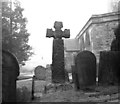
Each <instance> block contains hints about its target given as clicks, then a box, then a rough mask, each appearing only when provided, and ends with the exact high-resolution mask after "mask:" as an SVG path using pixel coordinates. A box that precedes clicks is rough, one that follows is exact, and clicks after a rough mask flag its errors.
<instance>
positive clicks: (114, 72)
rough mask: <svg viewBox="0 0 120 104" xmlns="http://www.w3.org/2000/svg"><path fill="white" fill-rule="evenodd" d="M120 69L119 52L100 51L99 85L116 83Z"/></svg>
mask: <svg viewBox="0 0 120 104" xmlns="http://www.w3.org/2000/svg"><path fill="white" fill-rule="evenodd" d="M119 69H120V52H119V51H101V52H100V62H99V75H98V83H99V84H115V83H118V78H119V75H118V73H119Z"/></svg>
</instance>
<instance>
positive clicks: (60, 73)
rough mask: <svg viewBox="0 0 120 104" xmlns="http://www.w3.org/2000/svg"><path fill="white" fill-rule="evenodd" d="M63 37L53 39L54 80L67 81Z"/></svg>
mask: <svg viewBox="0 0 120 104" xmlns="http://www.w3.org/2000/svg"><path fill="white" fill-rule="evenodd" d="M63 44H64V43H63V40H62V39H54V40H53V57H52V58H53V59H52V60H53V61H52V82H54V83H59V82H60V83H63V82H65V69H64V45H63Z"/></svg>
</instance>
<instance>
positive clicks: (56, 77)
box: [46, 21, 70, 83]
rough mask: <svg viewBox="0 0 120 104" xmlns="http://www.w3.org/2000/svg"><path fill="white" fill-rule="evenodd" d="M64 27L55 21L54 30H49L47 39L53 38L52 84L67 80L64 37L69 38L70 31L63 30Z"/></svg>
mask: <svg viewBox="0 0 120 104" xmlns="http://www.w3.org/2000/svg"><path fill="white" fill-rule="evenodd" d="M62 27H63V24H62V22H58V21H55V23H54V28H55V31H53V30H52V29H47V33H46V37H49V38H50V37H53V38H54V39H53V53H52V65H51V70H52V82H53V83H64V82H65V80H66V77H65V76H66V72H65V68H64V42H63V39H62V37H64V38H69V37H70V30H69V29H65V30H64V31H62V30H61V28H62Z"/></svg>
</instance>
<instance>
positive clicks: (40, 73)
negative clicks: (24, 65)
mask: <svg viewBox="0 0 120 104" xmlns="http://www.w3.org/2000/svg"><path fill="white" fill-rule="evenodd" d="M34 74H35V78H36V79H38V80H45V78H46V69H45V68H44V67H43V66H37V67H36V68H35V70H34Z"/></svg>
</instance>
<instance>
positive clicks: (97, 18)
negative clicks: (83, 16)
mask: <svg viewBox="0 0 120 104" xmlns="http://www.w3.org/2000/svg"><path fill="white" fill-rule="evenodd" d="M110 16H111V17H112V16H115V18H112V19H110V18H109V19H106V20H100V19H102V18H104V17H110ZM119 17H120V12H110V13H105V14H99V15H92V16H91V17H90V19H89V20H88V21H87V23H86V24H85V25H84V27H83V28H82V29H81V31H80V32H79V33H78V35H77V36H76V37H75V38H76V39H77V38H79V37H80V36H81V35H82V34H83V33H84V32H85V30H87V29H88V28H89V27H90V26H91V25H92V24H100V23H105V22H111V21H118V20H120V18H119Z"/></svg>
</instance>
